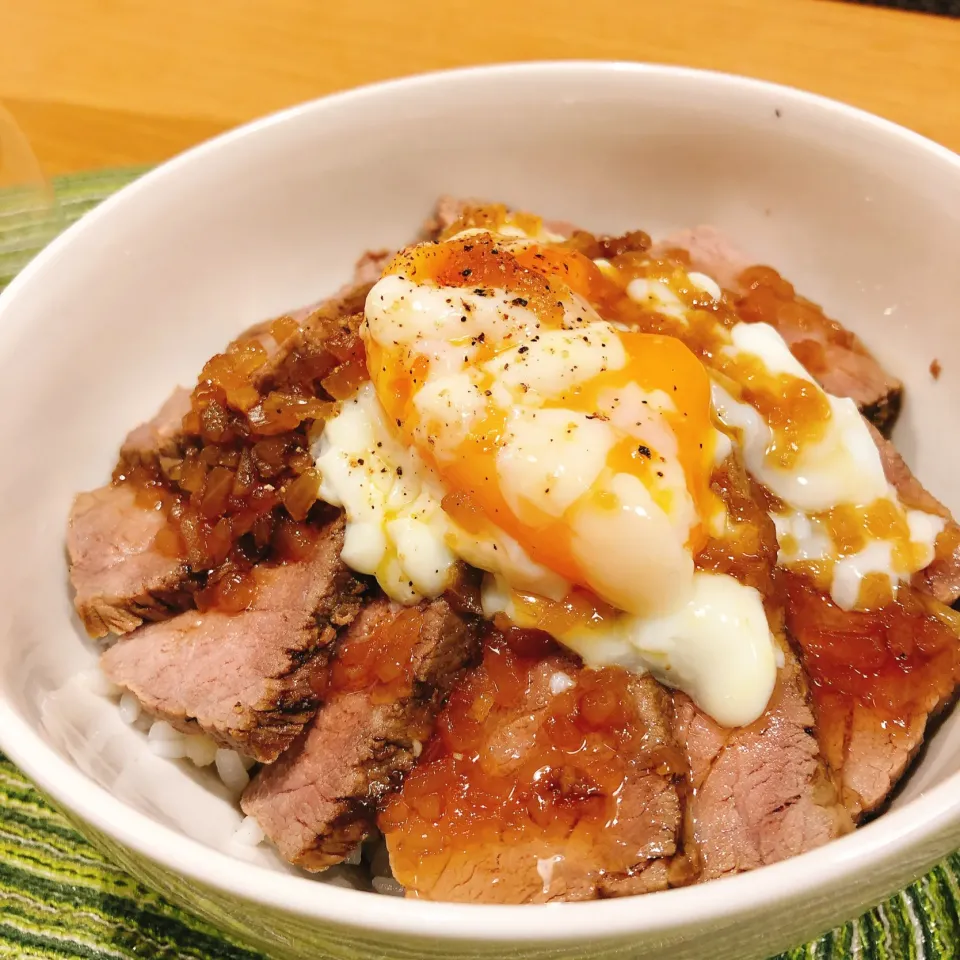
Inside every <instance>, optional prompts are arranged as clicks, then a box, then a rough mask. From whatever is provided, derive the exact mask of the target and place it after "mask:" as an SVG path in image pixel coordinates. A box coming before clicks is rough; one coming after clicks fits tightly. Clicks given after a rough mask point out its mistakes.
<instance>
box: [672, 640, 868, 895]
mask: <svg viewBox="0 0 960 960" xmlns="http://www.w3.org/2000/svg"><path fill="white" fill-rule="evenodd" d="M784 656H785V665H784V667H783V668H782V669H781V670H780V674H779V678H778V684H777V689H776V691H775V692H774V696H773V698H772V699H771V702H770V704H769V706H768V707H767V710H766V712H765V713H764V715H763V716H762V717H761V718H760V719H759V720H757V721H756V722H755V723H753V724H751V725H750V726H749V727H743V728H740V729H736V730H728V729H724V728H723V727H720V726H719V725H718V724H716V723H715V722H714V721H713V720H712V719H711V718H710V717H708V716H707V715H706V714H704V713H703V712H702V711H700V710H698V709H697V708H696V707H695V706H694V704H693V703H692V702H691V701H690V700H689V699H688V698H687V697H685V696H684V695H683V694H675V696H674V700H675V704H676V727H675V734H676V737H677V740H678V741H679V742H680V743H682V744H683V745H684V747H685V750H686V754H687V758H688V762H689V767H690V781H689V786H690V792H689V794H688V801H687V804H688V806H687V829H688V835H689V838H690V839H691V840H692V841H693V845H692V846H691V852H692V851H693V850H694V849H695V850H696V851H697V853H698V854H699V866H700V874H699V878H700V879H701V880H712V879H715V878H716V877H722V876H726V875H728V874H734V873H741V872H743V871H745V870H753V869H755V868H756V867H760V866H763V865H765V864H770V863H776V862H777V861H779V860H785V859H786V858H787V857H792V856H794V855H796V854H798V853H804V852H806V851H807V850H812V849H814V848H815V847H819V846H822V845H823V844H824V843H826V842H827V841H829V840H833V839H834V838H835V837H838V836H840V835H841V834H843V833H846V832H847V831H848V830H850V829H851V826H852V824H851V822H850V818H849V816H847V814H846V812H845V810H844V808H843V806H842V804H840V802H839V797H838V795H837V790H836V788H835V787H834V784H833V782H832V780H831V779H830V776H829V773H828V771H827V769H826V767H825V766H824V764H823V761H822V760H821V759H820V756H819V749H818V745H817V740H816V737H815V736H814V732H813V726H814V717H813V713H812V712H811V709H810V706H809V703H808V693H807V689H806V682H805V680H804V677H803V674H802V672H801V670H800V666H799V664H798V663H797V660H796V657H795V656H794V655H793V653H792V652H790V651H789V650H787V649H785V650H784Z"/></svg>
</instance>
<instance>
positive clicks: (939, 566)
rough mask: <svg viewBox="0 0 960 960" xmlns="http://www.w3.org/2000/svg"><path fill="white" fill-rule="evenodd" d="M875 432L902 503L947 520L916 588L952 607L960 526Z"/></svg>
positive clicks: (958, 592) (959, 568)
mask: <svg viewBox="0 0 960 960" xmlns="http://www.w3.org/2000/svg"><path fill="white" fill-rule="evenodd" d="M871 432H872V434H873V439H874V440H875V441H876V444H877V449H879V451H880V459H881V460H882V461H883V472H884V473H885V474H886V477H887V480H888V482H889V483H890V484H891V485H892V486H893V487H894V488H895V489H896V491H897V494H898V495H899V497H900V499H901V501H902V502H903V503H904V504H905V505H906V506H908V507H912V508H914V509H916V510H923V511H925V512H926V513H933V514H936V515H937V516H939V517H943V518H944V519H945V520H946V526H945V527H944V529H943V531H942V532H941V533H940V535H939V536H938V537H937V544H936V555H935V557H934V559H933V562H932V563H931V564H930V566H928V567H927V568H926V569H924V570H921V571H920V573H918V574H917V575H916V577H915V578H914V584H913V585H914V586H915V587H916V588H917V589H918V590H922V591H923V592H924V593H929V594H930V595H931V596H932V597H936V599H937V600H939V601H940V602H941V603H948V604H952V603H954V602H955V601H956V600H957V598H958V597H960V526H958V525H957V523H956V521H955V520H954V519H953V517H952V516H951V514H950V511H949V510H948V509H947V508H946V507H945V506H944V505H943V504H942V503H941V502H940V501H939V500H938V499H937V498H936V497H935V496H934V495H933V494H932V493H930V492H929V491H928V490H927V489H926V488H925V487H924V486H923V484H922V483H920V481H919V480H918V479H917V478H916V477H915V476H914V475H913V472H912V471H911V469H910V468H909V467H908V466H907V464H906V462H905V461H904V459H903V457H901V456H900V454H899V453H897V449H896V447H894V445H893V444H892V443H891V442H890V441H889V440H886V439H884V438H883V437H882V436H881V435H880V432H879V431H878V430H877V429H876V428H872V430H871Z"/></svg>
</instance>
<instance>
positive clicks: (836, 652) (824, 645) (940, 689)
mask: <svg viewBox="0 0 960 960" xmlns="http://www.w3.org/2000/svg"><path fill="white" fill-rule="evenodd" d="M783 577H784V581H785V584H786V589H787V597H788V601H789V602H788V604H787V626H788V628H789V629H790V632H791V634H792V635H793V637H794V638H795V639H796V641H797V643H798V644H799V646H800V649H801V651H802V652H803V663H804V666H805V667H806V670H807V673H808V675H809V677H810V681H811V685H812V691H813V697H814V701H815V704H816V706H817V713H818V717H819V718H820V719H821V722H823V721H829V720H830V719H832V718H833V717H838V716H845V715H846V714H847V713H848V712H849V710H850V709H851V707H853V706H856V705H860V706H862V707H865V708H867V709H868V710H869V711H870V712H871V713H872V714H874V715H875V716H876V717H877V718H878V719H879V720H880V721H889V722H892V723H893V724H895V725H900V726H903V725H906V724H907V723H908V722H909V721H910V720H911V719H913V718H916V717H918V716H921V717H922V716H924V715H925V714H926V713H928V712H929V711H930V710H931V709H933V707H935V706H936V705H937V704H938V703H939V702H940V701H941V700H942V699H943V698H944V697H946V696H948V695H949V694H950V692H951V691H952V690H953V689H954V687H955V686H956V685H957V683H958V682H960V644H958V642H957V635H958V632H960V615H958V614H956V613H954V612H953V611H951V610H948V609H947V608H946V607H944V606H943V605H942V604H939V603H937V601H935V600H932V599H930V598H929V597H926V596H925V595H923V594H921V593H919V592H917V591H915V590H913V589H911V588H909V587H905V586H901V588H900V590H899V592H898V595H897V598H896V600H894V601H893V602H891V603H888V604H887V605H886V606H885V607H883V608H882V609H880V610H877V611H874V612H871V613H856V612H851V611H847V610H841V609H839V608H838V607H837V606H835V605H834V604H833V603H832V602H831V601H830V599H829V598H828V597H826V596H824V594H823V593H821V592H820V591H818V590H816V589H815V588H814V587H813V586H812V585H811V584H810V582H809V581H808V580H807V579H806V578H805V577H802V576H797V575H795V574H791V573H785V574H783Z"/></svg>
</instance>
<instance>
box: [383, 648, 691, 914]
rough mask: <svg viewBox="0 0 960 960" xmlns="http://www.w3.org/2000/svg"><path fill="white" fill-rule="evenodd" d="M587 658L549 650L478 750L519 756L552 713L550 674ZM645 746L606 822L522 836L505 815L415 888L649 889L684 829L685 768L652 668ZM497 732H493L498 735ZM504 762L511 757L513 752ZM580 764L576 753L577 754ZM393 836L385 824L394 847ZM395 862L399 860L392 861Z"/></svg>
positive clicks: (524, 894)
mask: <svg viewBox="0 0 960 960" xmlns="http://www.w3.org/2000/svg"><path fill="white" fill-rule="evenodd" d="M585 669H586V668H584V667H582V666H581V665H580V662H579V660H576V659H574V658H573V657H568V656H563V657H550V658H548V659H546V660H544V661H542V663H541V664H540V665H539V666H538V668H537V672H536V674H535V676H534V679H533V682H532V683H531V684H530V685H529V688H528V690H527V693H526V695H525V699H524V701H523V702H522V703H520V704H519V705H518V706H517V707H516V708H515V709H514V710H511V711H510V713H509V714H507V715H506V716H504V718H503V722H502V723H501V724H498V726H497V732H496V734H494V737H493V738H492V739H491V740H490V741H488V742H485V743H483V744H482V745H481V747H480V751H481V752H489V753H491V754H492V753H496V754H497V755H498V756H503V757H505V758H514V757H522V751H523V749H524V744H525V743H532V742H533V739H534V738H535V737H536V736H537V731H538V730H539V729H540V727H541V726H542V725H543V724H544V723H545V722H546V717H547V715H548V709H547V708H548V704H549V701H550V698H551V696H552V694H551V692H550V685H551V677H552V676H553V675H554V674H556V673H557V671H560V672H562V673H564V674H566V676H567V677H569V678H571V679H573V680H576V679H577V678H578V677H579V676H580V674H581V672H582V671H584V670H585ZM630 690H631V694H632V696H633V697H634V699H635V701H636V703H637V706H638V710H639V714H640V717H641V718H642V720H641V722H643V723H644V725H645V727H646V731H647V734H646V740H645V750H646V751H647V752H648V753H649V757H650V758H651V759H652V758H658V760H656V761H653V762H651V763H650V766H649V767H648V768H646V769H645V770H642V771H638V772H635V773H634V774H632V775H631V776H630V777H629V778H628V779H627V780H626V782H625V785H624V787H623V788H622V793H621V805H620V809H619V812H618V816H617V818H616V822H614V823H610V824H608V825H607V827H606V828H605V829H601V830H597V829H595V827H593V826H587V827H584V825H583V824H581V823H580V822H579V821H578V822H577V824H575V825H574V826H573V828H572V831H571V832H570V833H569V834H568V835H564V836H560V837H557V836H542V835H539V834H537V835H534V836H530V837H529V838H526V837H525V836H524V835H523V834H521V835H520V836H519V837H518V836H517V834H516V831H513V830H511V828H510V827H509V825H507V824H504V825H503V826H502V828H501V835H500V836H499V837H496V838H495V837H492V836H491V837H490V838H489V839H487V840H486V841H485V842H483V843H482V845H478V844H471V845H469V847H467V848H466V849H464V848H462V847H461V846H459V845H457V844H451V847H450V849H448V850H446V851H443V852H442V853H437V854H436V855H435V859H436V862H435V863H433V864H430V865H429V866H428V869H425V870H423V871H418V874H417V876H416V877H407V878H405V877H403V876H401V875H399V874H398V875H397V879H398V880H400V881H401V882H404V881H406V882H407V883H409V884H410V885H409V886H408V896H409V895H412V896H416V897H420V898H423V899H429V900H447V901H461V902H465V903H482V902H487V903H548V902H553V901H561V900H589V899H595V898H597V897H607V896H618V895H623V894H631V893H640V892H647V891H650V890H654V889H663V888H665V887H666V886H667V885H668V864H669V862H670V858H672V857H673V855H674V854H675V853H676V852H677V849H678V840H679V837H680V831H681V798H680V791H679V776H677V775H676V774H675V773H674V772H673V770H672V765H671V764H668V763H665V762H664V759H663V758H665V757H676V758H679V753H678V751H677V746H676V743H675V742H674V740H673V736H672V731H671V717H672V708H671V703H670V697H669V695H668V694H667V693H666V691H665V690H664V689H663V688H662V687H660V685H659V684H657V683H656V681H654V680H653V679H652V678H650V677H634V678H631V681H630ZM494 740H496V742H494ZM506 762H508V763H509V762H510V760H509V759H508V760H507V761H506ZM571 763H572V764H574V765H575V763H576V758H575V757H572V758H571ZM394 843H395V837H394V835H392V834H390V833H388V834H387V845H388V849H391V857H392V856H393V850H392V846H393V844H394ZM395 872H396V870H395Z"/></svg>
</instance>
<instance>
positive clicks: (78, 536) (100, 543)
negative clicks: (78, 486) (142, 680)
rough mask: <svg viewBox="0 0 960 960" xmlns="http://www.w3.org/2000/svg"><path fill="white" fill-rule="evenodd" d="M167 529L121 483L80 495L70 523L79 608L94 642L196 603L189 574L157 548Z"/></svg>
mask: <svg viewBox="0 0 960 960" xmlns="http://www.w3.org/2000/svg"><path fill="white" fill-rule="evenodd" d="M165 525H166V518H165V517H164V515H163V514H162V513H161V512H160V511H159V510H156V509H154V508H152V507H149V506H143V505H142V504H140V503H139V502H138V501H137V494H136V491H135V490H134V489H133V488H132V487H129V486H125V485H122V484H117V485H110V486H107V487H100V488H99V489H98V490H92V491H91V492H90V493H81V494H79V495H78V496H77V498H76V499H75V500H74V502H73V508H72V509H71V511H70V519H69V522H68V525H67V553H68V555H69V558H70V579H71V580H72V581H73V586H74V589H75V590H76V594H75V596H74V600H73V602H74V606H75V607H76V610H77V613H78V614H79V616H80V619H81V621H83V625H84V627H85V628H86V631H87V633H88V634H89V635H90V636H91V637H94V638H100V637H104V636H106V635H107V634H108V633H128V632H129V631H131V630H135V629H136V628H137V627H139V626H140V625H141V624H142V623H143V622H145V621H153V620H163V619H164V618H166V617H169V616H171V615H172V614H173V613H176V612H177V611H178V610H183V609H184V608H185V607H187V606H189V605H190V603H191V595H192V584H191V582H190V577H189V571H188V570H187V567H186V565H185V564H183V563H182V562H181V561H179V560H177V559H175V558H172V557H167V556H165V555H164V554H162V553H161V552H160V551H159V550H157V549H156V547H155V545H154V538H155V537H156V535H157V534H158V533H159V532H160V530H162V529H163V527H164V526H165Z"/></svg>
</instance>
